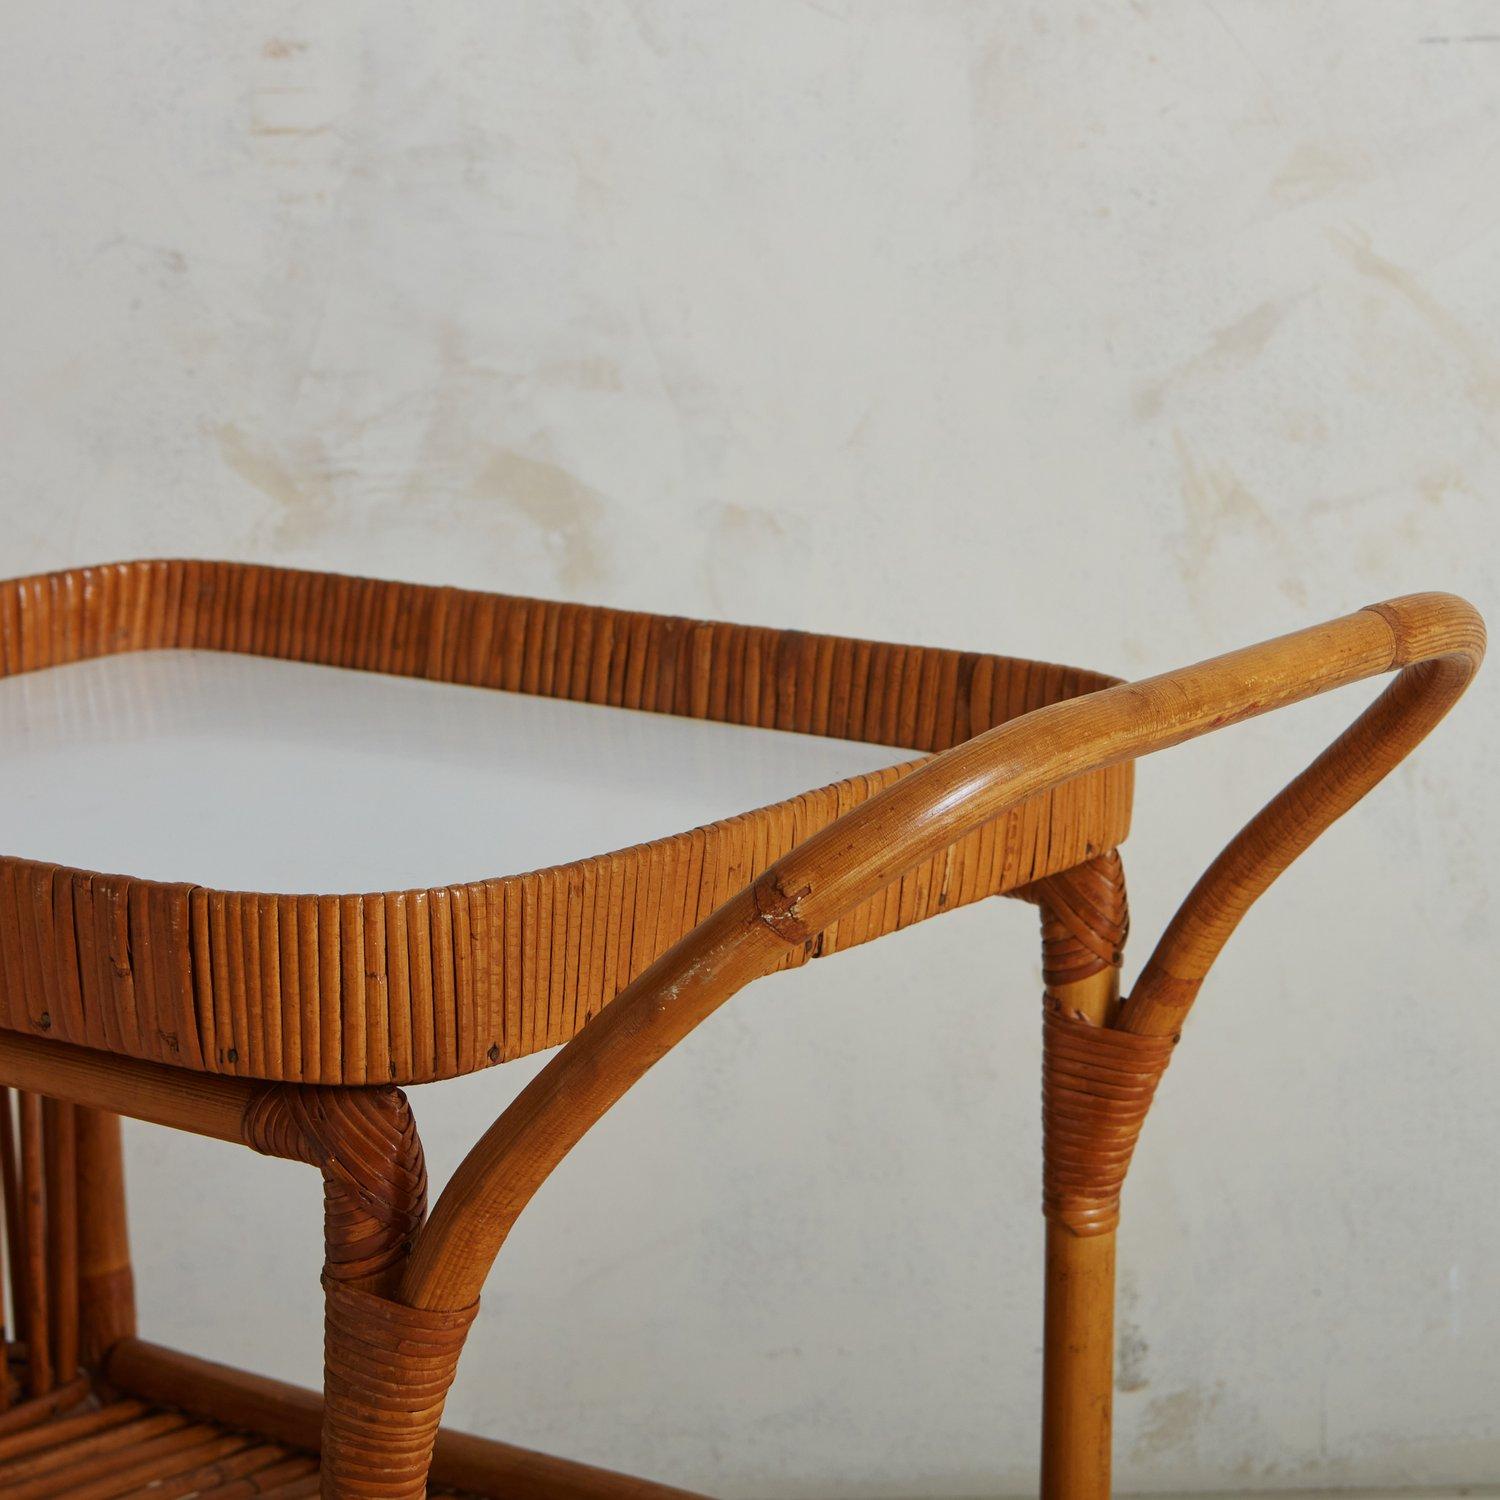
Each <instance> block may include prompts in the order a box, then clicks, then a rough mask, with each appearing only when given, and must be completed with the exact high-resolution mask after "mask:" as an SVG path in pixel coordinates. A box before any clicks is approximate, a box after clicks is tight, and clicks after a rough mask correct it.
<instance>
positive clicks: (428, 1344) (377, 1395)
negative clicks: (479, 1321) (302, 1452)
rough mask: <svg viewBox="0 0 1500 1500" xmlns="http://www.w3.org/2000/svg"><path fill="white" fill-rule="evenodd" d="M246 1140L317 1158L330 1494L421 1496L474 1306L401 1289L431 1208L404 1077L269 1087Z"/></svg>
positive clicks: (276, 1152)
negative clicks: (421, 1303) (442, 1306)
mask: <svg viewBox="0 0 1500 1500" xmlns="http://www.w3.org/2000/svg"><path fill="white" fill-rule="evenodd" d="M244 1133H245V1139H246V1140H247V1142H248V1143H249V1144H250V1145H252V1146H254V1147H255V1148H256V1149H257V1150H260V1151H264V1152H266V1153H267V1154H268V1155H272V1156H283V1157H289V1158H291V1159H293V1160H296V1161H304V1162H308V1163H310V1164H311V1165H314V1166H316V1167H318V1168H319V1169H320V1170H321V1171H322V1174H323V1188H324V1254H325V1262H324V1267H323V1289H324V1294H325V1305H326V1322H325V1330H324V1371H323V1381H324V1398H325V1399H324V1409H323V1440H322V1453H323V1469H322V1493H323V1495H324V1496H325V1497H337V1500H364V1497H376V1496H378V1497H381V1500H397V1497H399V1500H408V1497H410V1500H420V1497H421V1496H423V1495H425V1494H426V1485H427V1469H428V1465H429V1463H430V1462H431V1455H432V1444H433V1440H434V1439H435V1437H436V1435H437V1428H438V1423H439V1420H440V1418H441V1415H442V1409H443V1402H444V1399H445V1398H446V1396H447V1393H448V1387H449V1385H450V1384H451V1383H452V1380H453V1375H454V1371H455V1369H456V1368H457V1365H458V1356H459V1353H460V1352H461V1350H462V1348H463V1341H464V1336H465V1334H466V1333H467V1332H468V1327H469V1324H470V1322H471V1321H472V1320H473V1316H474V1311H475V1309H473V1308H469V1309H467V1310H466V1311H463V1312H459V1313H431V1312H423V1311H421V1310H419V1309H416V1308H410V1307H406V1306H405V1305H403V1304H402V1303H400V1302H398V1301H396V1300H394V1297H395V1293H396V1291H397V1289H398V1287H399V1285H400V1282H401V1276H402V1272H403V1271H404V1269H405V1266H406V1260H407V1256H408V1254H409V1252H410V1249H411V1244H412V1240H413V1238H414V1237H415V1235H416V1233H417V1231H418V1229H419V1228H420V1227H421V1224H422V1219H423V1217H424V1215H425V1213H426V1207H427V1174H426V1167H425V1165H424V1162H423V1159H422V1143H421V1140H420V1139H419V1137H418V1135H417V1130H416V1125H415V1122H414V1121H413V1119H412V1114H411V1109H410V1106H409V1105H408V1104H407V1102H406V1097H405V1095H404V1094H402V1093H401V1091H400V1090H399V1089H395V1088H358V1089H354V1088H350V1089H334V1088H306V1087H301V1086H295V1085H281V1086H277V1087H274V1088H272V1089H269V1090H268V1091H267V1092H266V1093H265V1094H264V1095H262V1096H261V1098H260V1099H259V1100H258V1101H257V1102H256V1103H255V1104H254V1105H253V1106H252V1107H251V1109H250V1110H249V1111H248V1112H247V1114H246V1116H245V1122H244Z"/></svg>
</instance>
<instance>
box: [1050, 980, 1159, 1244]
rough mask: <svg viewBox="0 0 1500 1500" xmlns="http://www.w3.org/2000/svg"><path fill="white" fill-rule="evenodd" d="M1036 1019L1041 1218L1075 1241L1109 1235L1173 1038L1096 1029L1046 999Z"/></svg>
mask: <svg viewBox="0 0 1500 1500" xmlns="http://www.w3.org/2000/svg"><path fill="white" fill-rule="evenodd" d="M1042 1016H1043V1020H1042V1212H1043V1213H1045V1214H1046V1216H1047V1217H1048V1218H1049V1219H1051V1220H1053V1221H1054V1222H1056V1223H1059V1224H1062V1225H1064V1226H1066V1227H1067V1228H1068V1229H1069V1230H1071V1231H1072V1232H1073V1233H1074V1234H1076V1235H1095V1234H1108V1233H1109V1232H1110V1231H1111V1230H1112V1229H1114V1228H1115V1226H1116V1225H1117V1224H1118V1223H1119V1222H1120V1189H1121V1187H1122V1186H1123V1185H1124V1182H1125V1174H1126V1172H1128V1171H1129V1170H1130V1158H1131V1156H1132V1155H1133V1153H1134V1151H1135V1143H1136V1140H1137V1138H1138V1137H1139V1136H1140V1133H1141V1126H1142V1125H1143V1124H1144V1123H1145V1120H1146V1115H1147V1112H1148V1111H1149V1110H1150V1108H1151V1100H1152V1099H1153V1097H1154V1096H1155V1094H1156V1086H1157V1084H1158V1083H1159V1082H1160V1081H1161V1075H1162V1074H1163V1072H1165V1071H1166V1066H1167V1063H1168V1062H1169V1061H1170V1060H1171V1057H1172V1049H1173V1048H1174V1047H1175V1046H1176V1045H1177V1035H1176V1034H1173V1035H1171V1036H1137V1035H1135V1034H1134V1033H1132V1032H1128V1031H1119V1030H1116V1029H1114V1028H1112V1027H1109V1026H1096V1025H1095V1024H1093V1023H1092V1022H1091V1021H1089V1020H1088V1019H1086V1018H1085V1017H1084V1016H1082V1015H1080V1014H1079V1013H1078V1012H1077V1011H1071V1010H1069V1009H1067V1008H1066V1007H1065V1006H1064V1005H1063V1004H1062V1003H1061V1002H1059V1001H1057V1000H1054V999H1052V998H1051V997H1050V996H1049V997H1048V998H1047V999H1046V1000H1045V1001H1044V1003H1043V1012H1042Z"/></svg>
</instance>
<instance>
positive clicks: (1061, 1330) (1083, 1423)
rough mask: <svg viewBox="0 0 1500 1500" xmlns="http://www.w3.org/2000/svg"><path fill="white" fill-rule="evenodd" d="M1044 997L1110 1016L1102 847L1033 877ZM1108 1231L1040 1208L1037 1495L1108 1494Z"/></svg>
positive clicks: (1110, 903)
mask: <svg viewBox="0 0 1500 1500" xmlns="http://www.w3.org/2000/svg"><path fill="white" fill-rule="evenodd" d="M1032 893H1033V894H1034V895H1035V896H1036V899H1037V901H1038V903H1039V905H1040V906H1041V912H1042V946H1043V978H1044V981H1045V984H1046V989H1047V997H1048V999H1049V1000H1050V1001H1054V1002H1057V1003H1059V1004H1061V1005H1062V1006H1064V1007H1066V1008H1067V1009H1068V1010H1069V1011H1071V1012H1073V1013H1076V1014H1079V1015H1081V1016H1083V1017H1085V1018H1086V1019H1087V1020H1088V1021H1090V1022H1092V1023H1093V1024H1094V1025H1096V1026H1105V1025H1108V1024H1109V1022H1110V1021H1112V1020H1113V1018H1114V1012H1115V1010H1116V1009H1117V1007H1118V1002H1119V995H1120V958H1121V949H1122V947H1123V945H1124V941H1125V934H1126V930H1127V928H1128V924H1129V916H1128V909H1127V905H1126V897H1125V875H1124V869H1123V867H1122V865H1121V863H1120V856H1119V855H1118V854H1117V853H1116V852H1114V851H1113V850H1111V851H1110V852H1109V853H1107V854H1102V855H1100V856H1099V857H1098V858H1096V859H1093V860H1090V861H1089V863H1088V864H1085V865H1080V866H1078V867H1077V868H1076V869H1073V870H1068V871H1065V872H1063V873H1062V874H1060V875H1054V876H1050V877H1049V878H1048V879H1046V880H1043V881H1040V882H1038V884H1037V885H1036V886H1035V887H1033V888H1032ZM1114 1322H1115V1232H1114V1229H1113V1228H1112V1227H1111V1228H1109V1229H1108V1230H1106V1231H1105V1232H1102V1233H1089V1234H1079V1233H1077V1232H1075V1230H1074V1229H1073V1228H1071V1227H1070V1226H1069V1225H1068V1224H1067V1223H1065V1222H1063V1221H1062V1220H1061V1219H1060V1218H1058V1217H1056V1216H1054V1215H1053V1214H1052V1213H1050V1212H1049V1214H1048V1218H1047V1259H1046V1312H1045V1321H1044V1333H1043V1351H1042V1467H1041V1493H1042V1500H1104V1497H1107V1496H1108V1495H1109V1492H1110V1458H1111V1450H1110V1439H1111V1429H1110V1422H1111V1406H1112V1395H1113V1387H1114V1352H1115V1350H1114V1336H1115V1329H1114Z"/></svg>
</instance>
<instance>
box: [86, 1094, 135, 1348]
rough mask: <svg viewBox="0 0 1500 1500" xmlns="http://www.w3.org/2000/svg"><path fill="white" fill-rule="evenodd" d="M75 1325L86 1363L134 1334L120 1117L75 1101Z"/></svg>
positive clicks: (131, 1278)
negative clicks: (76, 1220) (76, 1260)
mask: <svg viewBox="0 0 1500 1500" xmlns="http://www.w3.org/2000/svg"><path fill="white" fill-rule="evenodd" d="M76 1114H77V1122H78V1127H77V1128H78V1303H79V1306H78V1325H79V1341H80V1353H81V1355H82V1358H83V1362H84V1364H85V1365H86V1366H89V1367H90V1368H94V1367H97V1366H98V1365H100V1364H101V1363H102V1362H103V1360H104V1357H105V1355H107V1354H108V1353H109V1351H110V1350H111V1349H112V1348H113V1347H114V1345H115V1344H116V1343H117V1342H118V1341H119V1340H120V1339H122V1338H131V1337H133V1336H134V1335H135V1277H134V1274H133V1273H132V1271H131V1268H130V1234H129V1230H128V1227H127V1224H126V1217H125V1158H124V1153H123V1150H122V1148H121V1142H120V1117H119V1116H118V1115H112V1114H109V1113H108V1112H107V1111H105V1110H102V1109H89V1108H88V1107H86V1106H85V1105H81V1104H80V1105H78V1106H77V1110H76Z"/></svg>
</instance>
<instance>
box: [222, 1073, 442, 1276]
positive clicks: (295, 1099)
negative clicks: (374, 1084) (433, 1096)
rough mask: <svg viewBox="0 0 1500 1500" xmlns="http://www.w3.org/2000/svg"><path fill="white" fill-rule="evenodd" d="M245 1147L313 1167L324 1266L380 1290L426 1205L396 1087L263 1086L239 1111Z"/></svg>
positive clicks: (416, 1145) (415, 1147)
mask: <svg viewBox="0 0 1500 1500" xmlns="http://www.w3.org/2000/svg"><path fill="white" fill-rule="evenodd" d="M243 1130H244V1136H245V1141H246V1144H247V1145H250V1146H252V1147H254V1148H255V1150H257V1151H260V1152H262V1153H264V1154H265V1155H267V1156H280V1157H284V1158H286V1159H288V1160H291V1161H302V1162H307V1163H308V1164H309V1165H311V1166H315V1167H317V1168H318V1169H319V1170H320V1171H321V1172H322V1174H323V1193H324V1236H325V1255H326V1260H325V1263H324V1274H325V1275H326V1276H328V1277H329V1278H330V1279H332V1280H334V1281H337V1282H342V1283H345V1284H348V1285H350V1286H355V1287H361V1288H364V1289H366V1290H389V1282H390V1281H391V1280H392V1279H393V1278H394V1277H395V1276H396V1275H397V1274H398V1273H399V1271H400V1270H401V1268H402V1266H403V1265H404V1264H405V1261H406V1255H407V1252H408V1250H409V1249H410V1248H411V1242H412V1240H413V1239H414V1238H415V1237H416V1233H417V1230H418V1229H420V1228H421V1225H422V1220H423V1218H424V1217H425V1215H426V1212H427V1169H426V1164H425V1162H424V1160H423V1157H422V1142H421V1139H420V1137H419V1136H418V1135H417V1127H416V1123H415V1122H414V1120H413V1119H412V1113H411V1109H410V1107H409V1106H408V1105H407V1102H406V1096H405V1095H404V1094H403V1093H402V1092H401V1090H400V1089H320V1088H305V1087H299V1086H294V1085H290V1084H284V1085H281V1086H278V1087H276V1088H271V1089H267V1090H266V1092H265V1093H264V1094H262V1095H261V1097H260V1098H259V1099H257V1100H256V1101H255V1103H254V1104H252V1105H251V1107H250V1108H249V1110H247V1111H246V1114H245V1119H244V1124H243Z"/></svg>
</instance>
